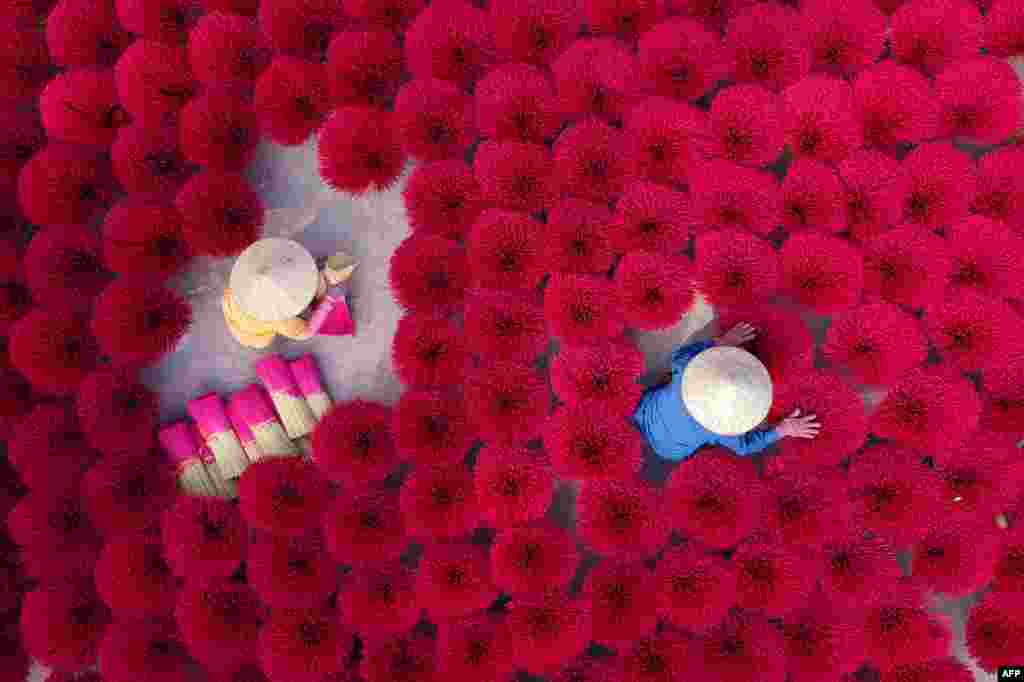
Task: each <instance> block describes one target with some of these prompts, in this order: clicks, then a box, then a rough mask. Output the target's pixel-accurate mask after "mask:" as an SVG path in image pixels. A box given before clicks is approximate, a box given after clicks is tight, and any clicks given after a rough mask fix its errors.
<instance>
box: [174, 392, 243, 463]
mask: <svg viewBox="0 0 1024 682" xmlns="http://www.w3.org/2000/svg"><path fill="white" fill-rule="evenodd" d="M188 413H189V414H190V415H191V416H192V419H193V420H194V421H195V423H196V426H198V427H199V432H200V433H202V434H203V440H204V441H205V442H206V445H207V447H209V448H210V450H211V451H213V456H214V458H215V459H216V460H217V467H218V468H219V469H220V473H221V475H222V476H224V478H238V477H239V476H241V475H242V472H243V471H245V468H246V467H247V466H249V458H248V457H246V456H245V450H244V449H242V444H241V443H240V442H239V441H238V436H236V435H235V432H234V430H233V429H232V428H231V421H230V420H229V419H228V413H227V411H226V410H225V409H224V401H223V400H221V398H220V396H219V395H217V394H216V393H207V394H206V395H204V396H200V397H199V398H194V399H192V400H190V401H189V402H188Z"/></svg>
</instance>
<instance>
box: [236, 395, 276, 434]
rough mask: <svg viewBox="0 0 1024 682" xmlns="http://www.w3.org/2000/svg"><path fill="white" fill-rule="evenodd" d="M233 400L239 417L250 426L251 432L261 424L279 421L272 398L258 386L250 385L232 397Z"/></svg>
mask: <svg viewBox="0 0 1024 682" xmlns="http://www.w3.org/2000/svg"><path fill="white" fill-rule="evenodd" d="M231 400H232V401H233V402H235V403H237V410H238V416H239V417H240V418H241V419H242V420H243V421H244V422H245V423H246V424H248V425H249V429H250V430H255V429H256V427H257V426H259V425H260V424H264V423H266V422H269V421H276V420H277V413H276V412H274V405H273V403H271V402H270V397H269V396H268V395H267V393H266V391H264V390H263V387H262V386H259V385H258V384H249V385H248V386H246V387H245V388H243V389H242V390H241V391H238V392H237V393H235V394H234V395H233V396H231Z"/></svg>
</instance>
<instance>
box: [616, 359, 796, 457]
mask: <svg viewBox="0 0 1024 682" xmlns="http://www.w3.org/2000/svg"><path fill="white" fill-rule="evenodd" d="M713 345H714V342H713V341H699V342H697V343H691V344H689V345H687V346H680V347H679V348H677V349H676V350H675V351H673V353H672V383H670V384H666V385H664V386H658V387H656V388H650V389H647V391H645V392H644V395H643V397H642V398H641V399H640V403H639V404H638V405H637V407H636V411H635V412H634V413H633V423H635V424H636V425H637V427H638V428H639V429H640V431H641V432H642V433H643V434H644V437H645V438H646V439H647V442H648V443H650V445H651V447H652V448H653V449H654V452H655V453H657V454H658V456H659V457H662V458H664V459H669V460H672V461H679V460H682V459H686V458H687V457H689V456H690V455H692V454H693V453H694V452H695V451H696V450H697V449H698V448H700V447H702V446H704V445H721V446H723V447H726V448H729V449H730V450H732V451H733V452H735V453H736V454H738V455H753V454H755V453H758V452H760V451H762V450H764V449H765V448H767V447H768V446H770V445H771V444H773V443H775V442H776V441H778V440H779V434H778V431H776V430H775V429H771V430H769V431H756V430H755V431H748V432H747V433H745V434H743V435H740V436H722V435H719V434H717V433H712V432H711V431H708V430H707V429H705V428H704V427H703V426H701V425H700V424H699V423H698V422H697V420H696V419H694V418H693V417H692V416H691V415H690V413H689V412H687V410H686V407H685V406H684V405H683V396H682V391H681V386H682V383H683V370H684V369H686V365H688V364H689V363H690V361H691V360H693V358H695V357H696V356H697V354H698V353H700V352H701V351H703V350H706V349H708V348H710V347H711V346H713Z"/></svg>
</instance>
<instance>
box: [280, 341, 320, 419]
mask: <svg viewBox="0 0 1024 682" xmlns="http://www.w3.org/2000/svg"><path fill="white" fill-rule="evenodd" d="M288 366H289V367H290V368H291V370H292V376H293V377H294V378H295V383H296V384H298V386H299V390H300V391H302V395H303V397H305V399H306V404H307V405H309V409H310V410H312V412H313V416H314V417H316V420H317V421H320V420H321V419H323V417H324V415H325V414H326V413H327V410H329V409H331V396H329V395H327V390H326V389H325V388H324V383H323V380H322V379H321V378H320V369H319V368H318V367H317V366H316V360H314V359H313V356H312V355H303V356H302V357H301V358H299V359H297V360H292V361H291V363H289V365H288Z"/></svg>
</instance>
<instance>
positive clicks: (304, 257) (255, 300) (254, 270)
mask: <svg viewBox="0 0 1024 682" xmlns="http://www.w3.org/2000/svg"><path fill="white" fill-rule="evenodd" d="M319 283H320V272H319V270H317V267H316V261H315V260H313V256H312V254H310V252H309V251H307V250H306V248H305V247H304V246H302V244H299V243H298V242H295V241H292V240H290V239H277V238H270V239H261V240H259V241H258V242H256V243H254V244H253V245H252V246H250V247H249V248H247V249H246V250H245V251H243V252H242V254H241V255H240V256H239V257H238V260H236V261H235V265H234V267H232V268H231V279H230V281H229V284H228V286H230V287H231V297H232V298H233V299H234V300H235V303H237V304H238V308H239V309H240V310H241V311H242V313H244V314H246V315H248V316H249V317H253V318H256V319H257V320H260V321H262V322H279V321H281V320H287V319H288V318H290V317H295V316H296V315H298V314H299V313H301V312H302V311H303V310H305V309H306V308H307V307H309V304H310V303H312V302H313V297H314V296H315V295H316V289H317V286H318V285H319Z"/></svg>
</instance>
